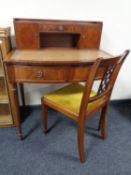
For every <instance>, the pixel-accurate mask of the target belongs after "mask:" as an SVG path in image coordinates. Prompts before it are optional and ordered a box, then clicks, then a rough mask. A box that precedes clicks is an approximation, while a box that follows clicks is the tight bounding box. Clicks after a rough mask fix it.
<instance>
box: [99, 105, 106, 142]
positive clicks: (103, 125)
mask: <svg viewBox="0 0 131 175" xmlns="http://www.w3.org/2000/svg"><path fill="white" fill-rule="evenodd" d="M107 110H108V103H107V104H106V105H105V106H104V107H103V108H102V111H101V117H100V122H99V128H100V129H101V137H102V139H105V138H106V114H107Z"/></svg>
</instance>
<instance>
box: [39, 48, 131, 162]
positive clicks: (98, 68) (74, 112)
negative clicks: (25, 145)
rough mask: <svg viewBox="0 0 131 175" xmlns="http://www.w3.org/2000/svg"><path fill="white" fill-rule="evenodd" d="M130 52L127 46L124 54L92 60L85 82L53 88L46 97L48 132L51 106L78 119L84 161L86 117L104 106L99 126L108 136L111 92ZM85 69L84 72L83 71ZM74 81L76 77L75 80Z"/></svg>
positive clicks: (43, 110)
mask: <svg viewBox="0 0 131 175" xmlns="http://www.w3.org/2000/svg"><path fill="white" fill-rule="evenodd" d="M128 54H129V50H126V51H125V52H124V53H123V54H122V55H120V56H116V57H112V58H109V59H101V58H98V59H97V60H96V61H95V62H94V63H92V64H88V65H87V69H89V72H88V75H87V78H86V80H85V86H83V85H81V84H79V83H78V82H77V83H76V82H75V83H74V82H73V83H72V84H70V85H68V86H66V87H63V88H61V89H58V90H56V91H54V92H51V93H49V94H47V95H45V96H44V97H42V99H41V101H42V113H43V117H42V118H43V121H42V122H43V128H44V131H45V133H46V132H47V108H46V107H47V106H48V107H51V108H53V109H55V110H57V111H59V112H62V113H64V114H65V115H66V116H68V117H69V118H71V119H73V120H75V121H76V122H78V130H77V131H78V133H77V135H78V151H79V157H80V161H81V162H84V161H85V154H84V128H85V122H86V119H88V118H90V117H93V114H94V113H96V112H97V111H98V110H100V109H101V116H100V121H99V130H101V137H102V139H105V138H106V126H105V125H106V113H107V109H108V105H109V100H110V96H111V93H112V90H113V86H114V83H115V81H116V78H117V75H118V73H119V70H120V68H121V66H122V64H123V62H124V60H125V58H126V57H127V55H128ZM83 73H84V72H83ZM96 79H99V80H100V83H99V87H98V90H97V91H96V92H95V91H93V90H92V87H93V83H94V81H95V80H96ZM72 81H73V80H72Z"/></svg>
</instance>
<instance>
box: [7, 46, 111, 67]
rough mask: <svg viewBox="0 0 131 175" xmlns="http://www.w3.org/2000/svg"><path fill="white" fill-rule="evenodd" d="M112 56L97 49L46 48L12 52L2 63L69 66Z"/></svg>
mask: <svg viewBox="0 0 131 175" xmlns="http://www.w3.org/2000/svg"><path fill="white" fill-rule="evenodd" d="M111 56H112V55H110V54H108V53H106V52H105V51H102V50H98V49H71V48H46V49H42V50H14V51H12V52H10V53H9V54H8V55H7V57H6V59H5V60H4V62H5V63H6V64H15V63H17V64H22V63H27V64H28V63H37V64H63V63H67V64H71V63H88V62H92V61H94V60H95V59H96V58H100V57H103V58H109V57H111Z"/></svg>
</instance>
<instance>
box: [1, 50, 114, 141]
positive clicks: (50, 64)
mask: <svg viewBox="0 0 131 175" xmlns="http://www.w3.org/2000/svg"><path fill="white" fill-rule="evenodd" d="M99 57H104V58H109V57H111V55H110V54H108V53H106V52H105V51H102V50H99V49H72V48H45V49H43V50H14V51H11V52H10V53H9V54H8V55H7V56H6V58H5V60H4V62H5V68H6V72H7V77H8V86H9V95H10V100H11V108H12V114H13V119H14V124H15V126H16V128H18V134H19V137H20V139H22V138H23V134H22V129H21V122H20V113H19V103H18V94H17V88H16V84H17V83H25V82H26V83H67V82H70V81H74V82H76V81H79V80H82V79H83V81H84V80H86V77H87V74H88V69H87V67H86V65H87V64H91V63H92V62H93V61H94V60H95V59H96V58H99ZM81 67H85V70H84V73H83V72H81ZM100 75H101V72H99V73H98V76H97V78H98V79H99V76H100Z"/></svg>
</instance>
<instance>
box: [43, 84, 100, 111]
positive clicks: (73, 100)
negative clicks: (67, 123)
mask: <svg viewBox="0 0 131 175" xmlns="http://www.w3.org/2000/svg"><path fill="white" fill-rule="evenodd" d="M83 91H84V86H83V85H81V84H78V83H74V84H71V85H68V86H65V87H63V88H61V89H58V90H56V91H54V92H51V93H49V94H47V95H45V96H44V99H45V100H47V101H49V102H52V103H54V104H55V106H59V107H60V108H65V109H67V110H69V111H72V112H73V113H76V114H78V113H79V110H80V104H81V99H82V95H83ZM95 95H96V92H95V91H91V94H90V97H92V96H95ZM98 103H100V100H97V101H95V102H91V103H89V105H88V110H90V109H93V107H94V105H95V106H96V105H98Z"/></svg>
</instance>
